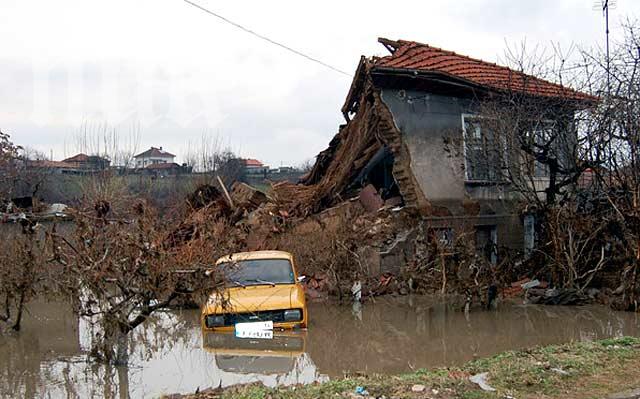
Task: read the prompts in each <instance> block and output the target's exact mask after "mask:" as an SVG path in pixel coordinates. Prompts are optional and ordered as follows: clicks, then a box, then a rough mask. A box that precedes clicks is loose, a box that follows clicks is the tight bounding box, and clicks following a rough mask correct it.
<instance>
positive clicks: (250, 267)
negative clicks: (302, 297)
mask: <svg viewBox="0 0 640 399" xmlns="http://www.w3.org/2000/svg"><path fill="white" fill-rule="evenodd" d="M219 267H220V269H221V271H222V273H223V275H224V278H225V279H226V280H227V282H228V285H229V286H247V285H264V284H269V285H272V284H293V283H294V282H295V279H294V276H293V268H292V267H291V263H290V262H289V260H288V259H251V260H241V261H233V262H227V263H221V264H220V265H219Z"/></svg>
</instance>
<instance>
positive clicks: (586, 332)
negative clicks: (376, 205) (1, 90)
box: [0, 297, 640, 398]
mask: <svg viewBox="0 0 640 399" xmlns="http://www.w3.org/2000/svg"><path fill="white" fill-rule="evenodd" d="M309 315H310V326H309V329H308V331H306V332H304V333H298V334H285V335H280V334H276V336H275V337H274V338H273V339H271V340H256V339H249V340H247V339H244V340H241V339H237V338H235V337H233V336H232V335H224V334H205V335H204V336H203V334H202V332H201V330H200V327H199V324H198V312H197V311H194V310H189V311H175V312H166V313H162V314H160V315H158V316H157V317H155V318H154V319H153V320H152V321H150V322H149V323H147V324H145V325H144V326H143V327H142V328H141V329H139V330H137V331H136V332H135V333H134V335H133V337H132V342H131V364H130V366H129V367H128V368H113V367H107V366H104V365H99V364H96V363H92V362H88V361H87V356H86V351H87V349H88V343H89V339H90V336H91V334H92V330H91V327H90V325H88V324H87V323H86V322H84V321H82V320H80V321H79V320H78V319H77V317H75V316H74V315H73V314H72V313H71V312H70V311H69V308H68V307H67V306H65V305H63V304H55V303H43V304H40V305H39V306H37V307H35V306H31V313H30V315H29V316H28V317H27V320H26V321H25V323H24V328H23V331H22V332H21V333H20V334H18V335H17V336H6V335H5V336H0V397H3V398H4V397H6V398H13V397H25V398H58V397H61V398H92V397H95V398H102V397H107V398H127V397H132V398H147V397H158V396H160V395H161V394H165V393H188V392H194V391H195V390H196V389H197V388H198V387H200V388H201V389H204V388H206V387H211V386H229V385H233V384H240V383H249V382H262V383H264V384H265V385H268V386H276V385H291V384H306V383H312V382H315V381H324V380H326V379H329V378H334V377H338V376H341V375H344V374H347V373H399V372H409V371H411V370H415V369H418V368H430V367H438V366H449V365H460V364H462V363H464V362H466V361H468V360H471V359H473V358H474V357H482V356H488V355H491V354H494V353H497V352H501V351H504V350H509V349H518V348H523V347H529V346H534V345H547V344H554V343H564V342H569V341H588V340H594V339H600V338H606V337H618V336H623V335H635V336H639V335H640V317H639V316H638V315H637V314H632V313H618V312H613V311H611V310H609V309H608V308H605V307H599V306H587V307H541V306H518V305H502V306H501V307H500V309H499V310H496V311H482V310H476V311H472V312H471V313H470V314H469V316H468V317H465V315H464V313H461V312H459V311H457V310H454V309H452V308H451V307H449V306H447V305H446V304H442V303H438V302H436V301H434V300H432V299H429V298H423V297H417V298H416V297H414V298H411V297H403V298H395V299H394V298H387V299H378V300H376V302H375V303H366V304H364V305H362V306H361V307H360V308H359V309H358V308H352V307H351V306H344V305H342V306H339V305H336V304H326V303H325V304H310V306H309ZM203 343H204V345H203Z"/></svg>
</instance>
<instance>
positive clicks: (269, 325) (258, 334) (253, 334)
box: [235, 321, 273, 339]
mask: <svg viewBox="0 0 640 399" xmlns="http://www.w3.org/2000/svg"><path fill="white" fill-rule="evenodd" d="M235 332H236V334H235V335H236V337H238V338H260V339H272V338H273V322H272V321H259V322H255V323H237V324H236V326H235Z"/></svg>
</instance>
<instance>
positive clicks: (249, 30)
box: [182, 0, 351, 77]
mask: <svg viewBox="0 0 640 399" xmlns="http://www.w3.org/2000/svg"><path fill="white" fill-rule="evenodd" d="M182 1H184V2H185V3H187V4H191V5H192V6H194V7H196V8H198V9H200V10H201V11H204V12H206V13H207V14H209V15H212V16H214V17H216V18H218V19H221V20H222V21H224V22H226V23H228V24H229V25H233V26H235V27H236V28H238V29H241V30H243V31H245V32H247V33H249V34H251V35H253V36H255V37H258V38H260V39H262V40H264V41H267V42H269V43H271V44H274V45H276V46H278V47H281V48H283V49H285V50H287V51H290V52H292V53H293V54H296V55H298V56H300V57H303V58H306V59H307V60H309V61H313V62H315V63H317V64H320V65H322V66H324V67H326V68H329V69H331V70H332V71H335V72H338V73H341V74H343V75H346V76H349V77H351V74H350V73H347V72H345V71H342V70H340V69H338V68H336V67H333V66H331V65H329V64H327V63H326V62H322V61H320V60H319V59H317V58H313V57H311V56H309V55H307V54H304V53H303V52H301V51H298V50H296V49H293V48H291V47H289V46H287V45H284V44H282V43H279V42H276V41H275V40H272V39H269V38H268V37H266V36H263V35H261V34H259V33H257V32H254V31H252V30H251V29H249V28H246V27H244V26H242V25H240V24H238V23H236V22H233V21H231V20H229V19H227V18H225V17H223V16H222V15H220V14H217V13H215V12H213V11H211V10H209V9H206V8H204V7H202V6H201V5H199V4H196V3H194V2H192V1H190V0H182Z"/></svg>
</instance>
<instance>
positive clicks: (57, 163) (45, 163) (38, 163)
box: [29, 159, 76, 169]
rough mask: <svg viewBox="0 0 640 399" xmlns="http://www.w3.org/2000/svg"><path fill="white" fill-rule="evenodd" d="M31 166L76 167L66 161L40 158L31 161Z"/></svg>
mask: <svg viewBox="0 0 640 399" xmlns="http://www.w3.org/2000/svg"><path fill="white" fill-rule="evenodd" d="M29 166H30V167H33V168H55V169H74V168H75V167H76V166H75V165H73V164H70V163H67V162H65V161H49V160H46V159H39V160H35V161H29Z"/></svg>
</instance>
